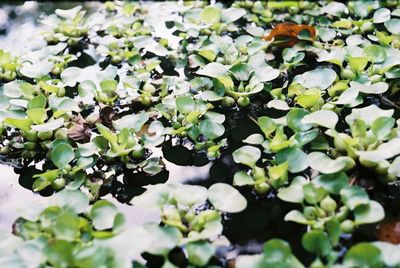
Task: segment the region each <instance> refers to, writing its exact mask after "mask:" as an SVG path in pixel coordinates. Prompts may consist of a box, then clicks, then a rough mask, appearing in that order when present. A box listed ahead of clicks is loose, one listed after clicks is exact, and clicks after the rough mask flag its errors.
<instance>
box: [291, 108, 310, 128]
mask: <svg viewBox="0 0 400 268" xmlns="http://www.w3.org/2000/svg"><path fill="white" fill-rule="evenodd" d="M308 114H310V112H309V111H307V110H305V109H301V108H293V109H291V110H290V111H289V112H288V113H287V115H286V120H287V125H288V127H290V128H291V129H292V130H294V131H299V130H301V131H306V130H309V129H310V128H312V125H311V124H304V123H303V122H302V120H303V118H304V117H305V116H306V115H308Z"/></svg>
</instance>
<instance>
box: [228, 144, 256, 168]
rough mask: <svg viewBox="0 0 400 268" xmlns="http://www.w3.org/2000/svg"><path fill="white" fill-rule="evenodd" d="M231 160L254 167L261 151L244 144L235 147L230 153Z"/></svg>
mask: <svg viewBox="0 0 400 268" xmlns="http://www.w3.org/2000/svg"><path fill="white" fill-rule="evenodd" d="M232 156H233V160H234V161H235V162H236V163H238V164H244V165H247V166H249V167H251V168H252V167H254V166H255V164H256V162H257V161H258V159H260V157H261V151H260V149H258V148H257V147H254V146H249V145H245V146H242V147H240V148H239V149H237V150H236V151H234V152H233V154H232Z"/></svg>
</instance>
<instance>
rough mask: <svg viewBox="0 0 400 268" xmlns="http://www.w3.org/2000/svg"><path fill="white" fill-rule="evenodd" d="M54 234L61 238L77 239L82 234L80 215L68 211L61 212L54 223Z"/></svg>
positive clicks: (67, 239)
mask: <svg viewBox="0 0 400 268" xmlns="http://www.w3.org/2000/svg"><path fill="white" fill-rule="evenodd" d="M54 234H55V235H56V237H57V239H60V240H66V241H74V240H76V239H77V238H78V237H79V235H80V231H79V217H78V216H76V215H75V213H72V212H68V211H66V212H63V213H61V214H59V215H58V216H57V219H56V222H55V224H54Z"/></svg>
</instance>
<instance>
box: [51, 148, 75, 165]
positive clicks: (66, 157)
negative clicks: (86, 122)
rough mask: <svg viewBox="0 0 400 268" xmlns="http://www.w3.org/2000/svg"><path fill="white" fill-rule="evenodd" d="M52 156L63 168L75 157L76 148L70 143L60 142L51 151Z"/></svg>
mask: <svg viewBox="0 0 400 268" xmlns="http://www.w3.org/2000/svg"><path fill="white" fill-rule="evenodd" d="M50 158H51V161H52V162H53V163H54V165H56V167H58V168H59V169H63V168H65V166H66V165H67V164H68V163H70V162H71V161H72V160H73V159H74V158H75V153H74V149H73V148H72V147H71V145H69V144H66V143H59V144H57V145H56V146H55V147H54V148H53V150H52V151H51V153H50Z"/></svg>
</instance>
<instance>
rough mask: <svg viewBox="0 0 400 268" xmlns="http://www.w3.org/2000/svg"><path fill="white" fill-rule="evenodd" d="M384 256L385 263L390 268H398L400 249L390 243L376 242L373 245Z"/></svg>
mask: <svg viewBox="0 0 400 268" xmlns="http://www.w3.org/2000/svg"><path fill="white" fill-rule="evenodd" d="M372 244H373V245H374V246H375V247H377V248H378V249H379V250H380V251H381V254H382V259H383V262H384V263H385V265H386V266H388V267H398V266H399V265H400V247H399V246H398V245H394V244H391V243H388V242H380V241H376V242H373V243H372Z"/></svg>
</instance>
